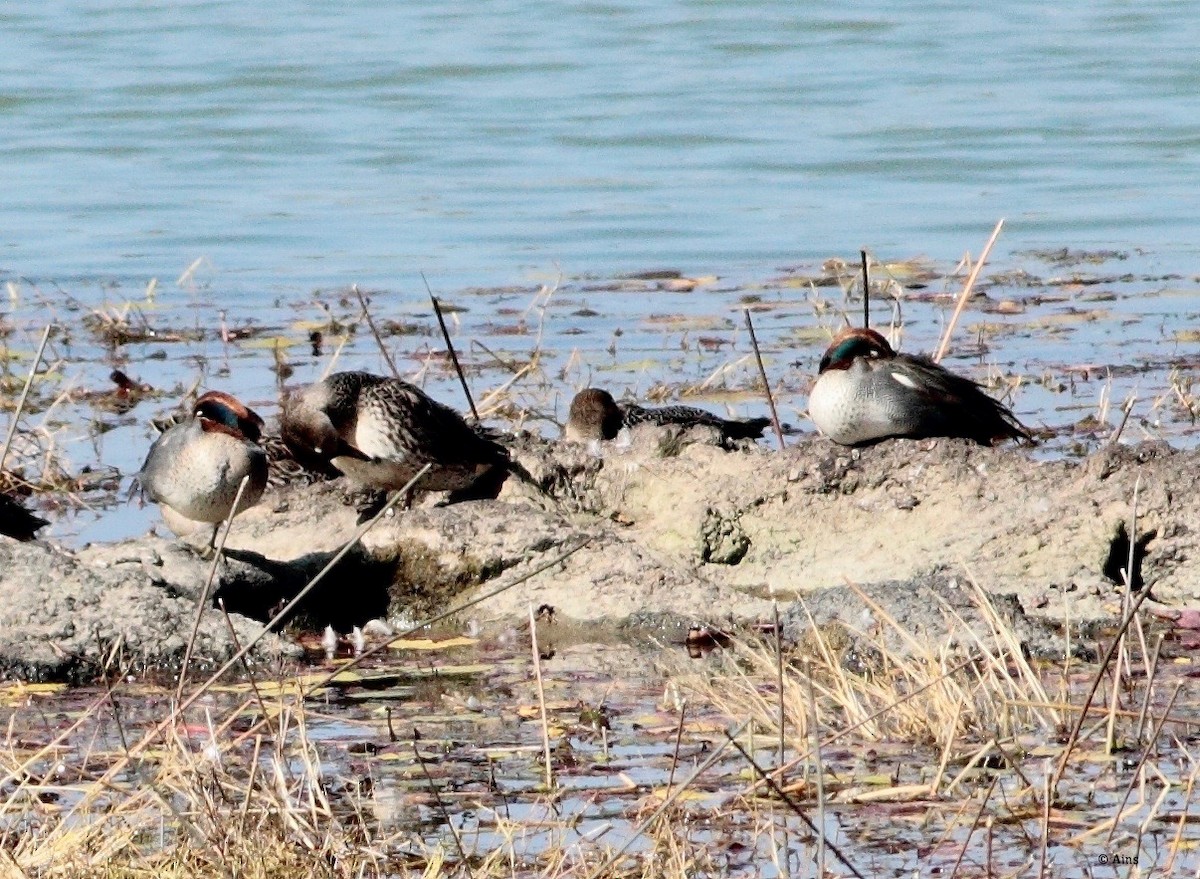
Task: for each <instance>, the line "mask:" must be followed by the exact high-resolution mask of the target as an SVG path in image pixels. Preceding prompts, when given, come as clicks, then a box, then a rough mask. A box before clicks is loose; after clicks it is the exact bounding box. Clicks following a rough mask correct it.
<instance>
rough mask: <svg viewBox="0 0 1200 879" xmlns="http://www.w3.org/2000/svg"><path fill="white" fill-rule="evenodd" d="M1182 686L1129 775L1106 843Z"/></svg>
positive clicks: (1165, 710) (1172, 693) (1173, 693)
mask: <svg viewBox="0 0 1200 879" xmlns="http://www.w3.org/2000/svg"><path fill="white" fill-rule="evenodd" d="M1182 686H1183V682H1182V681H1180V682H1179V683H1176V684H1175V689H1174V690H1172V691H1171V698H1170V699H1168V700H1167V707H1166V708H1164V709H1163V713H1162V716H1161V717H1159V719H1158V723H1156V724H1155V725H1154V732H1153V734H1151V736H1150V741H1149V742H1147V743H1146V747H1144V748H1142V755H1141V757H1139V758H1138V762H1137V766H1135V767H1134V769H1133V772H1131V773H1130V774H1129V784H1128V785H1126V787H1125V796H1123V797H1121V804H1120V805H1119V806H1117V809H1116V811H1115V812H1113V819H1112V827H1110V828H1108V836H1107V838H1106V839H1105V842H1106V843H1107V842H1112V838H1113V834H1114V833H1115V832H1116V830H1117V821H1118V820H1120V817H1121V812H1122V811H1124V809H1125V804H1126V803H1128V802H1129V795H1130V794H1131V793H1133V786H1134V784H1135V783H1136V782H1137V778H1138V775H1139V774H1140V773H1141V771H1142V766H1143V765H1144V764H1145V763H1146V758H1147V757H1148V756H1150V749H1151V748H1153V747H1154V746H1155V742H1157V741H1158V737H1159V736H1160V735H1161V734H1162V728H1163V727H1164V726H1165V725H1166V723H1167V716H1168V715H1170V713H1171V708H1173V707H1174V705H1175V699H1176V698H1178V696H1179V689H1180V688H1181V687H1182ZM1149 688H1150V684H1149V683H1147V684H1146V689H1149ZM1139 732H1140V730H1139Z"/></svg>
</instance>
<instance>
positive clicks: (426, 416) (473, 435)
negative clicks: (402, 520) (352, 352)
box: [280, 372, 514, 492]
mask: <svg viewBox="0 0 1200 879" xmlns="http://www.w3.org/2000/svg"><path fill="white" fill-rule="evenodd" d="M280 423H281V428H282V434H283V440H284V442H286V443H287V444H288V446H289V447H290V448H291V449H292V450H293V451H294V452H295V454H296V457H297V459H298V460H300V461H303V462H305V463H308V462H311V461H314V460H316V461H327V462H330V463H332V464H333V466H334V467H336V468H337V469H338V470H340V471H341V472H342V473H344V474H346V476H347V477H348V478H349V479H350V481H351V483H353V484H354V485H355V486H357V487H360V488H366V489H371V490H374V491H377V492H379V491H382V492H386V491H395V490H398V489H401V488H403V487H404V486H405V485H406V484H407V483H408V482H409V480H411V479H412V478H413V477H414V476H416V475H417V473H418V472H420V470H421V468H422V467H424V466H425V465H426V464H431V465H432V467H431V469H430V470H429V472H428V473H426V474H425V475H424V476H422V477H421V479H420V481H419V482H418V483H417V484H416V485H415V486H414V487H413V490H414V491H452V492H453V491H461V490H464V489H468V488H471V487H472V486H474V485H475V484H476V482H477V481H486V482H491V479H492V478H493V477H497V478H498V479H499V480H500V481H502V480H503V477H504V475H505V474H506V472H507V471H508V470H510V469H512V468H513V467H514V465H513V463H512V462H511V461H510V460H509V454H508V450H507V449H505V448H504V446H502V445H500V444H499V443H498V442H496V441H495V440H494V439H492V438H490V437H488V436H487V435H485V434H483V433H481V432H479V431H477V430H475V429H473V428H472V427H471V426H470V425H468V424H467V423H466V422H465V421H464V420H463V418H462V416H461V415H459V414H458V413H457V412H455V411H454V410H453V409H451V408H450V407H449V406H446V405H443V404H442V403H439V402H438V401H437V400H434V399H433V398H432V397H430V396H429V395H428V394H426V393H425V392H424V391H422V390H421V389H420V388H418V387H416V386H415V385H412V384H409V383H408V382H406V381H403V380H402V379H398V378H384V377H383V376H378V375H372V374H370V373H367V372H339V373H335V374H333V375H331V376H329V377H328V378H326V379H324V380H322V381H319V382H317V383H316V384H312V385H309V386H308V387H306V388H303V389H302V390H300V391H297V392H295V393H293V394H291V395H290V396H289V397H288V398H287V399H286V400H285V401H284V407H283V416H282V418H281V422H280Z"/></svg>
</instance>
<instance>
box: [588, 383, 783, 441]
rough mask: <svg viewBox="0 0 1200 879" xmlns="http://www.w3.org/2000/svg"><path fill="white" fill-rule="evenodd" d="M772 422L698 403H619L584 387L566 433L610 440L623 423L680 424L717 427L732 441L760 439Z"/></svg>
mask: <svg viewBox="0 0 1200 879" xmlns="http://www.w3.org/2000/svg"><path fill="white" fill-rule="evenodd" d="M770 423H771V420H770V419H769V418H746V419H739V418H721V417H720V416H718V415H713V414H712V413H711V412H706V411H705V410H703V409H697V408H695V407H694V406H661V407H657V408H650V407H647V406H639V405H637V404H636V403H618V402H616V400H614V399H613V396H612V394H610V393H609V392H608V391H605V390H601V389H600V388H584V389H583V390H582V391H580V392H579V393H578V394H576V395H575V397H574V399H572V400H571V409H570V412H569V413H568V416H567V426H566V430H565V431H564V436H565V437H566V439H568V440H570V441H572V442H591V441H594V440H610V439H613V438H614V437H616V435H617V433H618V432H619V431H620V430H621V428H622V427H633V426H634V425H637V424H657V425H659V426H662V425H666V424H676V425H679V426H681V427H694V426H697V425H703V426H707V427H713V428H716V429H717V430H718V431H720V433H721V439H722V440H724V441H728V440H736V439H759V438H760V437H762V434H763V430H764V429H765V428H766V427H767V425H769V424H770Z"/></svg>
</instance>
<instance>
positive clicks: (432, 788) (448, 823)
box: [409, 738, 472, 875]
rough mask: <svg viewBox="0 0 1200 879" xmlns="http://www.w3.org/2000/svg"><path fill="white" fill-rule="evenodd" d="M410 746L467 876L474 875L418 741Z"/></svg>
mask: <svg viewBox="0 0 1200 879" xmlns="http://www.w3.org/2000/svg"><path fill="white" fill-rule="evenodd" d="M409 744H410V745H412V749H413V754H414V755H415V756H416V758H417V762H418V763H420V764H421V771H422V772H423V773H425V780H426V781H428V782H429V790H430V791H432V792H433V800H434V802H435V803H437V807H438V809H439V810H440V811H441V813H442V820H443V821H445V822H446V826H447V827H449V828H450V835H451V836H453V837H454V846H455V848H457V849H458V856H459V857H460V858H461V859H462V863H463V866H464V867H466V868H467V875H472V873H471V865H470V864H469V863H468V862H467V850H466V849H465V848H463V844H462V837H460V836H459V835H458V828H457V827H455V826H454V820H453V819H452V818H451V817H450V810H449V809H447V808H446V804H445V803H444V802H443V801H442V795H441V793H440V792H439V791H438V788H437V785H436V784H434V783H433V776H432V775H430V774H429V767H428V766H426V765H425V758H424V757H422V756H421V752H420V750H418V748H417V740H416V739H415V738H414V739H413V740H412V741H411V742H409Z"/></svg>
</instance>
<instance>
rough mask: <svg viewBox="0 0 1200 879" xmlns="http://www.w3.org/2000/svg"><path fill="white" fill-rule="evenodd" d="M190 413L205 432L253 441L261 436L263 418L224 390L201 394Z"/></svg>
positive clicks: (256, 440)
mask: <svg viewBox="0 0 1200 879" xmlns="http://www.w3.org/2000/svg"><path fill="white" fill-rule="evenodd" d="M192 414H193V415H194V416H195V417H196V418H197V419H199V421H200V426H201V428H203V430H204V431H205V432H207V433H224V434H228V435H229V436H232V437H235V438H237V439H247V440H250V441H251V442H255V443H256V442H258V441H259V440H260V439H261V438H262V429H263V420H262V418H261V417H260V416H259V414H258V413H257V412H255V411H254V410H253V409H251V408H250V407H249V406H247V405H245V404H244V403H243V402H242V401H241V400H239V399H238V398H237V397H235V396H233V395H232V394H226V393H225V392H224V391H208V392H207V393H205V394H201V395H200V397H199V398H198V399H197V400H196V405H195V406H194V407H193V408H192Z"/></svg>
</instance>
